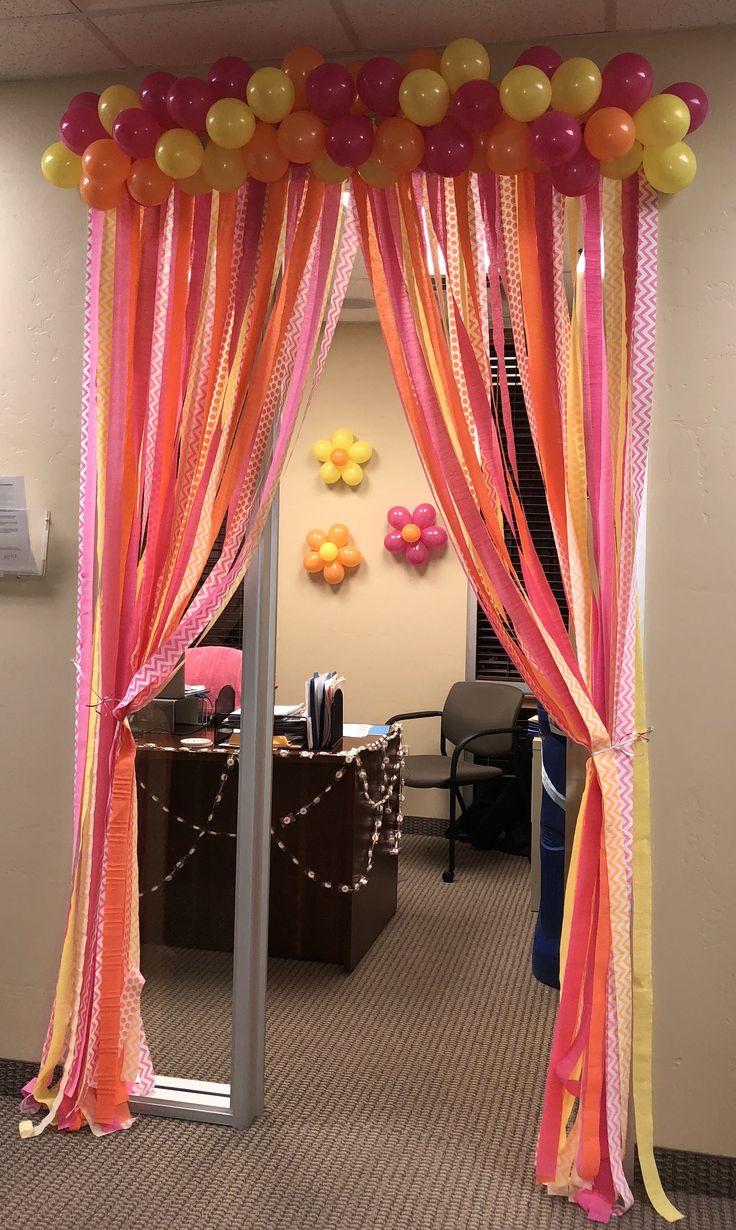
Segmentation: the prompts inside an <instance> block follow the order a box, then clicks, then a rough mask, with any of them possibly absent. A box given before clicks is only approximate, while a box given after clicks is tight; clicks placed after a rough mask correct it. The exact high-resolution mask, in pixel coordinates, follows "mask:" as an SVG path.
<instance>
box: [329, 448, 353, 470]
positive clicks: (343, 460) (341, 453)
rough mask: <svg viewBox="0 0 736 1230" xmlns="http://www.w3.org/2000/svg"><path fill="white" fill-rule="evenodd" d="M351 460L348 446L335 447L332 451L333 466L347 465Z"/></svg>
mask: <svg viewBox="0 0 736 1230" xmlns="http://www.w3.org/2000/svg"><path fill="white" fill-rule="evenodd" d="M349 460H350V457H349V456H348V450H347V449H346V448H333V450H332V452H331V453H330V461H331V462H332V464H333V466H346V465H347V464H348V462H349Z"/></svg>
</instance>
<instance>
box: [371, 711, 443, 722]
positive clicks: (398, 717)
mask: <svg viewBox="0 0 736 1230" xmlns="http://www.w3.org/2000/svg"><path fill="white" fill-rule="evenodd" d="M427 717H442V710H441V709H420V710H418V711H417V712H416V713H395V714H394V716H393V717H390V718H386V721H385V722H384V726H393V725H394V723H395V722H408V721H409V719H410V718H427Z"/></svg>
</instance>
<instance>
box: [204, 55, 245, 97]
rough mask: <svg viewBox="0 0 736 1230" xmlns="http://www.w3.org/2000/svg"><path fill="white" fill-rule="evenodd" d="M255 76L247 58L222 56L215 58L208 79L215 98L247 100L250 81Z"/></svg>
mask: <svg viewBox="0 0 736 1230" xmlns="http://www.w3.org/2000/svg"><path fill="white" fill-rule="evenodd" d="M252 76H253V68H252V67H251V65H250V64H249V63H248V61H247V60H243V59H241V57H240V56H222V58H221V59H220V60H215V62H214V64H213V65H212V68H211V69H210V71H209V73H208V74H207V80H208V82H209V84H210V87H211V89H212V93H213V94H214V96H215V98H217V99H219V98H239V99H241V101H245V92H246V90H247V88H248V82H249V81H250V79H251V77H252Z"/></svg>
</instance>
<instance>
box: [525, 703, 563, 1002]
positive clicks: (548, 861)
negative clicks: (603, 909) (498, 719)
mask: <svg viewBox="0 0 736 1230" xmlns="http://www.w3.org/2000/svg"><path fill="white" fill-rule="evenodd" d="M537 709H538V712H539V734H540V737H541V740H542V807H541V817H540V834H539V854H540V902H539V914H538V916H537V925H536V928H535V931H534V941H533V944H532V973H533V974H534V977H535V978H536V979H537V980H538V981H539V982H543V983H544V984H545V986H548V987H559V985H560V937H561V935H562V911H563V906H564V899H565V775H566V744H567V740H566V739H565V738H564V736H563V735H557V734H553V732H552V730H551V729H550V725H549V717H548V715H547V713H546V711H545V710H544V709H543V708H542V707H541V705H538V706H537Z"/></svg>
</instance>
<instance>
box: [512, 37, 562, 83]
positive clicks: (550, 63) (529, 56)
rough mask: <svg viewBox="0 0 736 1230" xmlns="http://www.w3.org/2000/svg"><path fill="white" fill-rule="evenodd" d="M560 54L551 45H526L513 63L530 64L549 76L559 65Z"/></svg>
mask: <svg viewBox="0 0 736 1230" xmlns="http://www.w3.org/2000/svg"><path fill="white" fill-rule="evenodd" d="M561 63H562V56H561V55H560V54H559V52H557V51H555V50H554V48H553V47H545V46H544V45H543V44H541V43H537V44H536V45H535V46H534V47H527V49H526V51H522V53H521V55H520V56H517V58H516V60H515V61H514V64H515V65H516V64H531V65H532V67H533V68H538V69H540V70H541V71H542V72H543V73H546V74H547V76H548V77H551V76H552V74H553V72H554V71H555V69H556V68H559V67H560V64H561Z"/></svg>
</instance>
